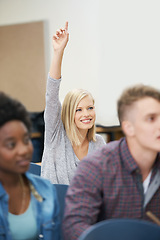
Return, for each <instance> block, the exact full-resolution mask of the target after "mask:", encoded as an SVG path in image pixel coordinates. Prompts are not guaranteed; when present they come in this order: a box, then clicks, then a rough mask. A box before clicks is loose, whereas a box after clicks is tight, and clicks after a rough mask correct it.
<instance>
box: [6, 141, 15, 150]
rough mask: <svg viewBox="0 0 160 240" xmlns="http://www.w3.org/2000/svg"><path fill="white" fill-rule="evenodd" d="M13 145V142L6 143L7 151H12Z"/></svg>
mask: <svg viewBox="0 0 160 240" xmlns="http://www.w3.org/2000/svg"><path fill="white" fill-rule="evenodd" d="M15 145H16V144H15V142H7V144H6V147H7V148H8V149H13V148H14V147H15Z"/></svg>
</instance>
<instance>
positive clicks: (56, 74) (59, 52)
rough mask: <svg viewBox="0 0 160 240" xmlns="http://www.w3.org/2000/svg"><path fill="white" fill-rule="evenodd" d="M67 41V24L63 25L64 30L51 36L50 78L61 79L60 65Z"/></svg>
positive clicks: (61, 29)
mask: <svg viewBox="0 0 160 240" xmlns="http://www.w3.org/2000/svg"><path fill="white" fill-rule="evenodd" d="M68 39H69V33H68V22H66V23H65V28H60V29H59V30H57V31H56V34H55V35H54V36H53V50H54V54H53V59H52V63H51V67H50V76H51V78H54V79H59V78H60V77H61V65H62V58H63V53H64V49H65V47H66V45H67V42H68Z"/></svg>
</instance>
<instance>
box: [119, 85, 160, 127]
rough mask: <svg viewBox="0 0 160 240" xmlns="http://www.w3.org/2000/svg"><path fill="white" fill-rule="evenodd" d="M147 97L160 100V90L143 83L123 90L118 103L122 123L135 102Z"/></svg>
mask: <svg viewBox="0 0 160 240" xmlns="http://www.w3.org/2000/svg"><path fill="white" fill-rule="evenodd" d="M146 97H151V98H153V99H155V100H157V101H160V91H159V90H157V89H155V88H153V87H150V86H146V85H143V84H139V85H135V86H133V87H130V88H127V89H125V90H124V91H123V93H122V95H121V96H120V98H119V100H118V103H117V111H118V118H119V121H120V124H121V123H122V122H123V121H124V120H126V119H127V116H128V114H129V112H130V110H132V108H133V106H134V103H135V102H137V101H138V100H140V99H143V98H146Z"/></svg>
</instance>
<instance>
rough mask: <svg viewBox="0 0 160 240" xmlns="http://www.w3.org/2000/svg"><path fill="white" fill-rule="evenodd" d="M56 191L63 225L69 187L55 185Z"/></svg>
mask: <svg viewBox="0 0 160 240" xmlns="http://www.w3.org/2000/svg"><path fill="white" fill-rule="evenodd" d="M54 186H55V188H56V190H57V197H58V200H59V206H60V223H61V224H62V220H63V215H64V208H65V196H66V192H67V189H68V186H69V185H65V184H54ZM62 239H63V233H62V229H61V240H62Z"/></svg>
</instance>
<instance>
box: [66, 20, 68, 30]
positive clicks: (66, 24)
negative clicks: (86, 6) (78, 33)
mask: <svg viewBox="0 0 160 240" xmlns="http://www.w3.org/2000/svg"><path fill="white" fill-rule="evenodd" d="M65 30H66V31H68V21H66V23H65Z"/></svg>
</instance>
